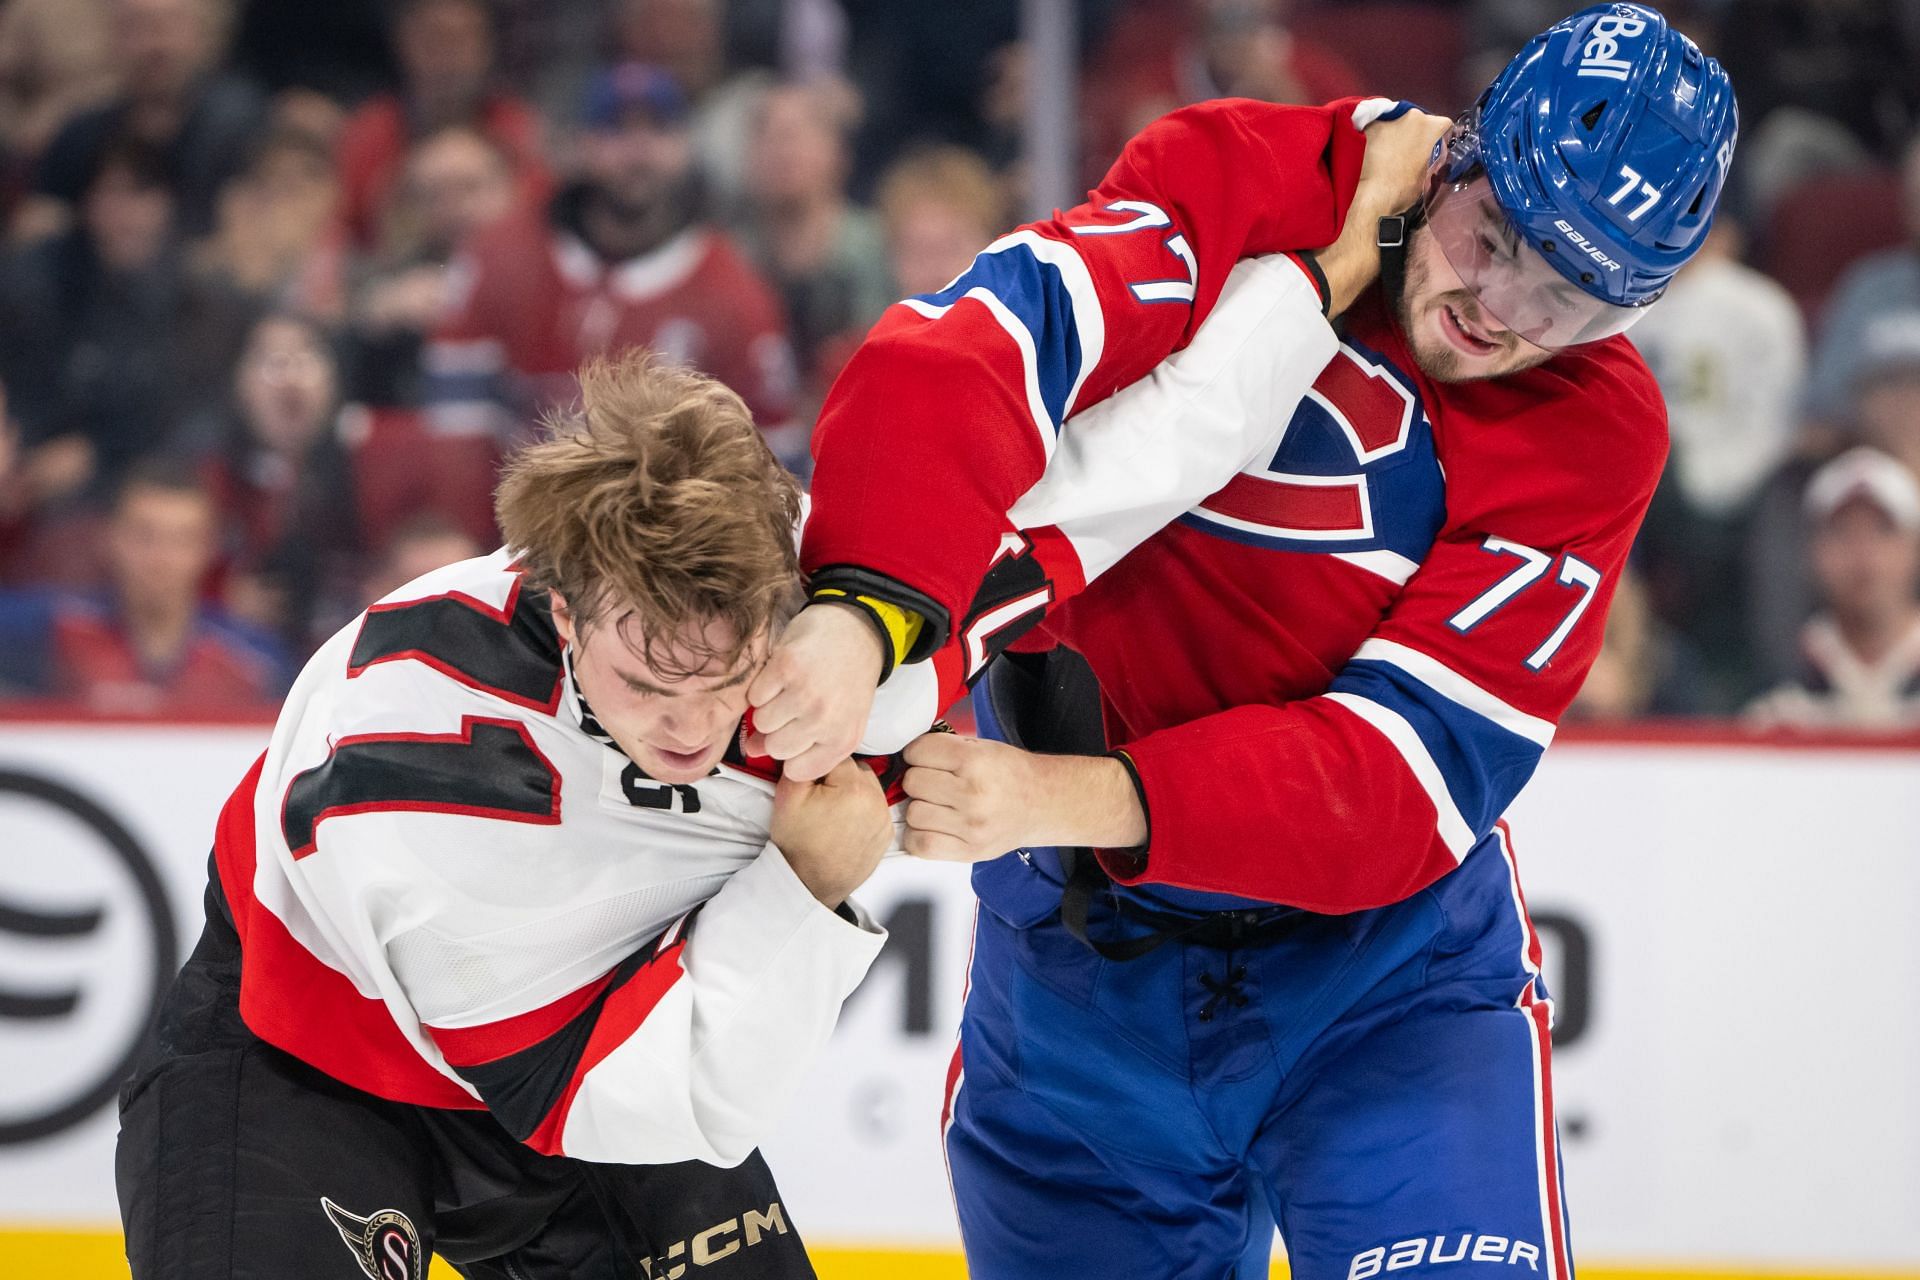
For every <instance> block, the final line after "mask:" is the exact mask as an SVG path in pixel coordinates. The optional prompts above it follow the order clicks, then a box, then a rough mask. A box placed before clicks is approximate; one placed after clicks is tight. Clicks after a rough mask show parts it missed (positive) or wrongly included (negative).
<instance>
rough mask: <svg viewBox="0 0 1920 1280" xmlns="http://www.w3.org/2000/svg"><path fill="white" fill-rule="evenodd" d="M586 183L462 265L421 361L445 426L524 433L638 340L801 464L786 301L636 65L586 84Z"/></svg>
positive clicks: (679, 98)
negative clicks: (715, 218)
mask: <svg viewBox="0 0 1920 1280" xmlns="http://www.w3.org/2000/svg"><path fill="white" fill-rule="evenodd" d="M585 114H586V127H585V131H584V133H583V134H582V135H581V137H580V139H579V147H578V151H579V158H580V165H581V174H580V179H579V181H578V182H577V183H576V184H575V185H574V186H572V187H571V188H569V189H568V190H566V191H564V192H562V193H561V195H560V197H559V198H558V199H557V200H556V201H555V202H554V203H553V205H552V207H551V209H550V210H549V211H548V213H547V215H546V216H545V217H534V216H519V217H513V216H510V217H508V218H506V219H505V220H503V221H502V222H500V223H497V224H495V225H494V226H492V227H489V228H488V229H486V230H485V231H482V232H481V233H480V234H479V235H477V236H475V237H474V239H473V241H472V242H471V244H470V245H469V247H468V250H467V252H465V253H464V254H462V255H461V256H460V258H458V259H456V261H455V263H454V267H453V272H452V274H453V277H454V286H453V290H452V292H453V298H452V308H451V312H450V315H449V317H448V319H447V320H446V322H445V323H444V324H443V325H442V327H441V329H440V331H439V332H438V334H437V335H436V337H435V339H434V341H433V342H431V343H430V344H429V345H428V347H427V350H426V352H425V354H424V357H423V363H424V387H423V394H424V398H425V400H426V406H427V411H428V416H429V421H430V423H431V424H432V425H433V426H434V428H435V429H436V430H437V431H439V432H442V433H468V432H476V431H484V432H494V433H498V434H501V435H503V436H509V435H511V434H512V433H514V432H517V431H520V430H524V429H525V427H526V426H527V424H530V423H531V422H533V421H534V420H536V419H537V417H538V416H539V415H540V414H541V413H542V412H543V411H545V410H546V409H547V408H550V407H552V406H555V405H560V404H565V403H567V402H569V401H571V400H572V398H573V397H574V395H575V393H576V385H575V381H574V373H575V371H576V370H577V369H578V368H579V367H580V365H581V364H582V363H583V362H584V361H585V360H587V359H589V358H591V357H593V356H596V355H600V354H603V353H606V354H611V353H616V352H620V351H624V350H627V349H629V348H632V347H645V348H648V349H650V350H653V351H656V352H658V353H660V354H661V355H662V356H664V357H665V358H667V359H669V360H673V361H675V362H678V363H681V364H685V365H689V366H691V367H693V368H695V369H698V370H700V371H701V372H703V373H706V374H709V375H711V376H713V377H715V378H718V379H720V380H721V381H722V382H724V383H726V384H727V385H728V386H729V387H731V388H732V389H733V390H734V391H736V392H738V393H739V394H740V397H741V398H742V399H744V400H745V401H746V402H747V407H748V408H749V409H751V410H752V411H753V415H754V419H755V420H756V421H757V422H758V423H759V424H760V428H761V430H762V431H763V432H765V433H766V436H767V441H768V443H769V444H770V445H772V446H773V448H774V451H775V452H776V453H778V454H779V455H780V456H781V458H782V459H783V460H785V461H787V462H788V463H789V465H793V464H795V463H796V462H799V461H801V460H803V459H804V458H805V456H806V430H805V428H804V427H802V426H800V425H798V424H796V423H794V422H793V397H794V372H793V353H792V349H791V347H790V346H789V345H788V342H787V329H786V322H785V320H784V319H783V318H782V315H781V311H780V303H779V300H778V298H777V297H776V296H775V295H774V293H773V290H772V289H771V288H769V287H768V285H767V283H766V281H765V280H763V279H762V278H761V277H760V275H759V274H758V273H757V272H755V271H754V269H753V268H752V266H750V265H749V264H748V262H747V260H746V258H745V256H744V255H743V254H742V253H741V251H740V250H739V249H738V248H737V247H735V245H734V243H733V242H732V240H730V239H729V238H728V237H727V236H725V235H723V234H721V233H720V232H719V231H717V230H716V229H714V228H713V227H712V226H710V225H709V224H708V223H707V222H706V221H705V220H704V219H703V218H702V217H701V216H700V213H699V210H700V202H699V183H698V179H697V174H696V173H695V170H694V165H693V143H692V138H691V136H690V134H689V132H688V128H687V120H688V116H687V101H686V97H685V95H683V94H682V93H681V92H680V89H679V86H678V85H676V84H675V83H674V81H673V80H672V79H671V78H670V77H669V76H668V75H667V74H666V73H665V72H663V71H660V70H659V69H657V68H654V67H648V66H643V65H640V64H638V63H628V64H626V65H624V66H620V67H617V68H615V69H613V70H611V71H608V72H606V73H604V74H602V75H601V76H599V77H598V78H597V79H596V80H595V82H594V84H593V85H592V87H591V88H590V90H589V93H588V102H587V111H586V113H585Z"/></svg>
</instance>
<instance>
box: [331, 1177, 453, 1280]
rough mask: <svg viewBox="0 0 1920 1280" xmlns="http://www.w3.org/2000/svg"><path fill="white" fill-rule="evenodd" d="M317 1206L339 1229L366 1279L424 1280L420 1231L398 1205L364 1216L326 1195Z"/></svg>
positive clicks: (424, 1269) (424, 1272)
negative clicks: (325, 1212) (350, 1210)
mask: <svg viewBox="0 0 1920 1280" xmlns="http://www.w3.org/2000/svg"><path fill="white" fill-rule="evenodd" d="M320 1207H321V1208H322V1209H325V1210H326V1211H327V1217H329V1218H331V1219H333V1225H334V1226H336V1227H338V1228H339V1229H340V1238H341V1239H342V1240H344V1241H346V1242H347V1248H349V1249H351V1250H353V1256H354V1257H356V1258H358V1259H359V1260H360V1269H361V1270H362V1271H364V1272H366V1273H367V1280H425V1276H426V1273H427V1269H426V1263H425V1262H424V1260H423V1259H422V1257H421V1248H420V1233H419V1232H418V1231H416V1230H414V1226H413V1220H412V1219H410V1218H409V1217H407V1215H406V1214H404V1213H402V1212H400V1211H399V1210H398V1209H382V1210H380V1211H379V1212H377V1213H375V1214H374V1215H373V1216H371V1217H367V1218H363V1217H361V1216H360V1215H359V1214H357V1213H348V1212H347V1211H346V1210H345V1209H342V1208H341V1207H340V1206H339V1205H337V1204H335V1203H334V1202H333V1201H331V1200H329V1199H327V1198H326V1197H325V1196H321V1197H320Z"/></svg>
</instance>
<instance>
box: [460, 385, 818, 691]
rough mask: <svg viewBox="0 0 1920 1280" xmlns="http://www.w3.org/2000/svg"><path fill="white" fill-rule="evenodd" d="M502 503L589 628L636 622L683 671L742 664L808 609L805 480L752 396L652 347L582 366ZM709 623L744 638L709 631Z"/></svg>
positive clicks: (533, 558) (531, 553)
mask: <svg viewBox="0 0 1920 1280" xmlns="http://www.w3.org/2000/svg"><path fill="white" fill-rule="evenodd" d="M494 511H495V514H496V515H497V516H498V518H499V521H500V529H501V532H502V533H503V534H505V536H506V540H507V545H508V546H510V547H513V548H515V549H516V550H517V551H518V553H519V555H520V563H521V564H522V566H523V567H524V570H525V572H526V575H527V581H528V584H529V585H531V586H534V587H545V588H549V589H551V590H553V591H555V592H557V593H558V594H559V595H560V598H561V599H562V600H564V601H565V602H566V606H567V609H568V611H569V612H570V613H572V614H573V616H574V619H575V622H576V625H577V626H578V627H579V628H580V629H581V630H583V631H584V630H585V629H586V628H588V627H590V626H592V625H594V624H596V623H599V622H602V621H607V620H612V621H614V622H616V623H618V624H620V625H622V626H624V625H625V624H626V622H627V621H628V620H629V618H630V619H631V620H632V621H633V622H634V623H636V624H637V625H638V627H639V628H640V632H641V637H642V641H641V644H640V645H639V648H640V651H641V653H642V655H643V656H644V657H645V659H646V661H647V665H648V666H649V667H651V668H652V669H653V670H654V671H655V672H657V673H659V674H661V675H663V676H666V677H667V678H669V679H678V678H683V677H685V676H687V675H691V674H693V673H695V672H697V671H699V670H701V669H702V667H703V666H705V665H706V663H708V662H710V661H713V660H715V659H718V660H720V661H721V662H722V663H723V664H724V666H725V667H726V668H727V669H731V668H732V667H733V666H734V665H735V664H736V663H737V662H738V661H739V659H740V655H741V654H742V653H743V652H744V651H745V649H746V647H747V646H748V645H749V644H751V643H752V642H753V640H754V639H755V638H756V637H758V636H759V635H760V634H761V633H762V632H763V631H765V630H767V629H769V628H771V627H774V626H777V625H779V624H780V623H783V622H784V621H786V619H788V618H790V617H791V616H792V615H793V612H794V610H795V609H797V608H798V607H799V600H800V571H799V564H798V556H797V553H796V551H795V548H794V526H795V523H796V522H797V521H798V519H799V516H800V488H799V485H798V484H797V483H796V482H795V481H794V479H793V477H792V476H791V475H789V474H788V473H787V472H786V471H785V470H784V469H783V468H782V467H781V466H780V464H779V462H778V461H776V460H775V458H774V456H773V454H772V453H771V452H770V451H769V450H768V449H767V446H766V444H765V442H764V441H762V439H761V438H760V432H759V430H758V429H757V428H756V427H755V426H754V425H753V418H752V416H751V415H750V414H749V413H748V412H747V407H746V405H745V404H743V403H742V402H741V400H740V397H739V396H737V395H735V394H734V393H733V392H732V391H729V390H728V389H727V388H726V387H725V386H723V385H721V384H720V383H718V382H716V381H714V380H713V379H712V378H708V377H704V376H702V375H701V374H698V373H694V372H692V371H691V370H688V369H683V368H679V367H677V366H674V365H670V364H665V363H662V362H660V361H658V360H656V359H654V358H653V357H651V356H650V355H648V354H646V353H644V352H636V353H631V354H628V355H625V356H622V357H619V358H616V359H612V360H596V361H594V362H592V363H590V364H588V365H587V366H585V367H584V368H582V369H581V370H580V407H579V409H578V410H577V411H575V412H571V413H563V414H559V415H556V416H554V417H552V418H550V419H549V421H548V423H547V438H546V439H544V440H542V441H540V442H538V443H535V444H530V445H528V446H526V447H525V448H523V449H521V450H520V451H519V452H518V453H517V454H515V455H514V457H513V458H512V459H510V460H509V461H508V463H507V465H506V469H505V471H504V473H503V475H502V477H501V480H500V487H499V489H498V491H497V492H496V494H495V497H494ZM709 622H719V623H724V624H726V627H727V629H728V630H729V631H730V632H731V635H732V642H731V645H730V647H721V646H720V645H718V644H716V643H714V642H712V641H710V640H709V639H704V638H702V636H701V632H702V630H703V626H704V624H706V623H709ZM690 629H691V632H692V634H691V635H689V630H690Z"/></svg>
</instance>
